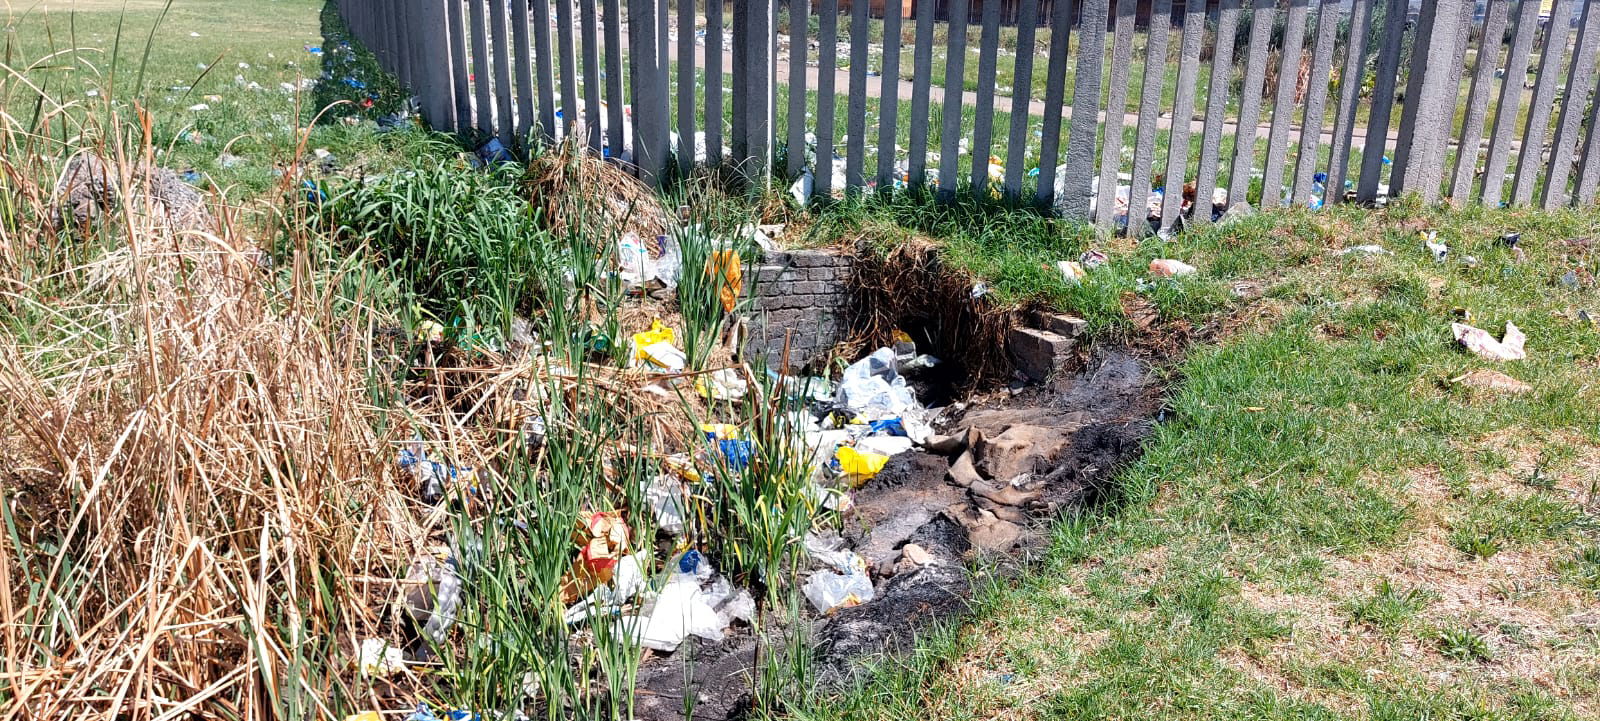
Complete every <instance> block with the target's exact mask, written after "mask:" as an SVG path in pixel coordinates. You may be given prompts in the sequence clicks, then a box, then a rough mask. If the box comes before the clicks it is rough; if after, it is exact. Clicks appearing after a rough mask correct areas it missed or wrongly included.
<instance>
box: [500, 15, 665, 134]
mask: <svg viewBox="0 0 1600 721" xmlns="http://www.w3.org/2000/svg"><path fill="white" fill-rule="evenodd" d="M499 1H500V0H491V2H499ZM656 7H657V5H655V4H652V5H651V10H652V12H651V13H650V17H651V18H652V19H654V18H655V12H653V10H654V9H655V8H656ZM556 47H557V50H556V52H558V53H560V63H561V64H560V66H559V69H558V70H557V72H558V73H559V74H560V77H561V139H562V140H563V141H572V142H582V141H580V140H573V139H572V134H573V132H574V131H575V130H577V128H578V120H579V118H581V117H582V113H580V112H579V110H578V105H579V103H580V102H581V101H580V100H579V98H578V48H577V42H576V40H575V39H574V38H573V32H572V0H556ZM651 47H652V48H654V47H655V46H653V45H652V46H651ZM653 81H654V79H653V78H652V82H653ZM663 92H665V91H663Z"/></svg>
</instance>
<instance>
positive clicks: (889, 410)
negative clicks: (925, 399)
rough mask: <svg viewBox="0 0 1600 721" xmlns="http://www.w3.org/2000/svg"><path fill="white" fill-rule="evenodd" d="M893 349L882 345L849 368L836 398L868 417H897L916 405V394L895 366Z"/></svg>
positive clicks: (839, 403) (873, 418)
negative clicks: (908, 386) (907, 385)
mask: <svg viewBox="0 0 1600 721" xmlns="http://www.w3.org/2000/svg"><path fill="white" fill-rule="evenodd" d="M895 365H896V364H895V355H894V351H893V350H892V349H889V348H879V349H878V350H876V351H873V353H872V355H869V356H867V357H866V358H862V359H861V360H859V361H856V362H855V363H853V364H851V365H850V367H849V368H846V369H845V371H844V374H843V376H842V377H841V378H840V379H839V385H838V387H837V389H836V391H835V392H834V402H835V403H837V404H838V405H839V406H840V407H842V408H845V409H847V410H848V411H849V412H850V413H851V414H853V415H856V416H860V417H861V418H863V419H864V420H867V421H875V420H881V419H884V418H896V417H900V416H902V415H903V414H904V413H905V411H906V410H908V409H911V408H914V407H916V404H917V400H916V396H914V395H913V394H912V393H911V389H909V388H907V387H906V380H905V379H904V378H902V377H900V374H899V372H898V371H896V370H895Z"/></svg>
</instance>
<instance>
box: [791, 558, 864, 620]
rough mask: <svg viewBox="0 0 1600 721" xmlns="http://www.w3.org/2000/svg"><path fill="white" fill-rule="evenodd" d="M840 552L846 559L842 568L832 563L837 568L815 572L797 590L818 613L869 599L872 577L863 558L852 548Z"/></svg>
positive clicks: (855, 604)
mask: <svg viewBox="0 0 1600 721" xmlns="http://www.w3.org/2000/svg"><path fill="white" fill-rule="evenodd" d="M841 553H842V554H843V555H845V556H847V557H848V559H849V560H847V561H846V562H845V563H843V564H841V565H842V567H841V565H835V568H838V569H839V570H824V571H817V572H816V573H813V574H811V578H808V579H806V583H805V585H804V586H802V587H801V589H800V590H801V592H802V593H804V594H805V595H806V600H808V601H810V602H811V605H812V606H813V607H814V608H816V609H817V612H818V613H832V612H833V611H836V610H838V609H841V608H850V607H852V606H859V605H861V604H863V603H866V602H867V601H871V600H872V596H873V593H872V579H870V578H868V577H867V572H866V561H865V560H863V559H862V558H861V557H860V556H858V555H856V554H855V552H854V551H843V552H841Z"/></svg>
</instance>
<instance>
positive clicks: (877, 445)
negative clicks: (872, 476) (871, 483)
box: [841, 436, 914, 473]
mask: <svg viewBox="0 0 1600 721" xmlns="http://www.w3.org/2000/svg"><path fill="white" fill-rule="evenodd" d="M913 445H914V444H913V443H912V441H911V439H910V438H909V437H907V436H867V437H865V438H861V439H859V440H857V441H856V445H855V451H856V452H857V453H859V454H861V455H863V456H868V457H872V456H881V457H883V459H884V460H885V461H887V460H888V459H889V458H891V457H894V456H898V455H900V454H901V453H905V452H906V451H909V450H911V447H912V446H913ZM841 450H842V449H841ZM879 470H882V467H881V466H880V467H879ZM874 473H876V471H874Z"/></svg>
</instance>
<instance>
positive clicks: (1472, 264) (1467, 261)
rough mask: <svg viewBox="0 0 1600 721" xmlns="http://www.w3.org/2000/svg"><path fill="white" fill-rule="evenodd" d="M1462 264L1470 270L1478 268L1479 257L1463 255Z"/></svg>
mask: <svg viewBox="0 0 1600 721" xmlns="http://www.w3.org/2000/svg"><path fill="white" fill-rule="evenodd" d="M1461 264H1462V265H1464V266H1466V267H1468V268H1476V267H1478V257H1477V256H1474V255H1463V256H1461Z"/></svg>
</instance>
